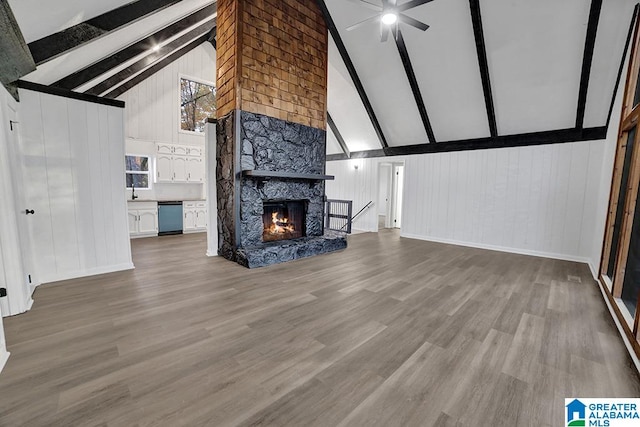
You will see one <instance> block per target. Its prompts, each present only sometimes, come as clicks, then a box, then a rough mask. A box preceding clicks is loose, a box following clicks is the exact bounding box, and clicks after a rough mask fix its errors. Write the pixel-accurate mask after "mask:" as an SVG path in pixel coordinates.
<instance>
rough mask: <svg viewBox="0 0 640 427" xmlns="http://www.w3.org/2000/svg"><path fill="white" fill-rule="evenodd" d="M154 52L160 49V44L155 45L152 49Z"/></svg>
mask: <svg viewBox="0 0 640 427" xmlns="http://www.w3.org/2000/svg"><path fill="white" fill-rule="evenodd" d="M152 50H153V51H154V52H157V51H159V50H160V45H155V46H154V47H153V49H152Z"/></svg>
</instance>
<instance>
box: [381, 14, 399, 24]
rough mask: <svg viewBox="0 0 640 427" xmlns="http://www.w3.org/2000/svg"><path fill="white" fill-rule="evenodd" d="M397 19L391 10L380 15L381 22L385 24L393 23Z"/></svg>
mask: <svg viewBox="0 0 640 427" xmlns="http://www.w3.org/2000/svg"><path fill="white" fill-rule="evenodd" d="M397 20H398V15H396V14H395V13H392V12H388V13H385V14H384V15H382V23H383V24H385V25H393V24H395V23H396V21H397Z"/></svg>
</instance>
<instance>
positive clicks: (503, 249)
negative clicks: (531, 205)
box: [400, 231, 590, 264]
mask: <svg viewBox="0 0 640 427" xmlns="http://www.w3.org/2000/svg"><path fill="white" fill-rule="evenodd" d="M400 237H406V238H409V239H417V240H426V241H429V242H436V243H446V244H449V245H457V246H466V247H469V248H478V249H488V250H491V251H498V252H508V253H512V254H520V255H531V256H536V257H542V258H552V259H560V260H563V261H574V262H581V263H584V264H589V262H590V259H589V258H585V257H579V256H575V255H566V254H557V253H554V252H542V251H533V250H528V249H519V248H508V247H505V246H495V245H487V244H484V243H474V242H462V241H459V240H451V239H441V238H438V237H431V236H418V235H415V234H410V233H404V232H402V231H400Z"/></svg>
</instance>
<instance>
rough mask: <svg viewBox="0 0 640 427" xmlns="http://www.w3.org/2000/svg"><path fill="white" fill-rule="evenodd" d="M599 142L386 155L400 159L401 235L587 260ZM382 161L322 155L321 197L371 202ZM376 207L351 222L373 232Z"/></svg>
mask: <svg viewBox="0 0 640 427" xmlns="http://www.w3.org/2000/svg"><path fill="white" fill-rule="evenodd" d="M605 147H606V143H605V141H591V142H576V143H567V144H553V145H541V146H531V147H519V148H504V149H492V150H476V151H463V152H450V153H437V154H423V155H414V156H406V157H403V158H393V160H394V161H396V160H397V161H402V160H404V162H405V179H404V194H403V216H402V230H401V233H402V236H404V237H411V238H417V239H425V240H433V241H441V242H447V243H455V244H461V245H469V246H476V247H483V248H491V249H497V250H504V251H509V252H519V253H527V254H535V255H541V256H548V257H557V258H563V259H571V260H578V261H582V262H590V261H591V258H592V257H593V252H594V247H593V245H594V239H595V235H596V234H598V231H597V227H596V225H597V224H596V223H597V221H598V218H597V215H596V213H597V212H596V210H595V209H594V207H595V206H596V204H597V203H599V202H598V198H599V197H600V186H601V181H602V179H603V178H602V176H601V170H602V165H603V161H602V159H603V155H604V154H603V153H604V149H605ZM381 161H389V158H386V159H358V160H345V161H338V162H328V164H327V173H328V174H330V175H335V176H336V179H335V181H333V182H332V181H329V182H328V184H327V196H328V197H329V198H344V199H348V200H354V209H356V211H357V209H360V207H361V206H363V205H364V204H365V203H366V202H367V201H369V200H374V201H375V202H377V200H376V198H377V196H378V188H377V182H378V177H377V169H378V167H377V166H378V163H380V162H381ZM355 164H358V169H357V170H356V169H355V168H354V165H355ZM605 180H606V178H605ZM356 207H357V208H356ZM376 214H377V207H376V208H375V209H372V210H370V211H369V212H367V213H366V214H364V215H363V217H362V218H360V219H359V220H358V221H356V223H355V224H354V228H356V229H360V230H366V231H376V230H377V221H376V218H375V217H376ZM599 237H600V238H601V235H599Z"/></svg>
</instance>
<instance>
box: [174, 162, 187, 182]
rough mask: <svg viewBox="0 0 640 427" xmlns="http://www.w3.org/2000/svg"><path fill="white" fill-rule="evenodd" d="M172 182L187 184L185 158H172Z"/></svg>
mask: <svg viewBox="0 0 640 427" xmlns="http://www.w3.org/2000/svg"><path fill="white" fill-rule="evenodd" d="M172 165H173V182H187V158H186V157H184V156H173V161H172Z"/></svg>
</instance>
